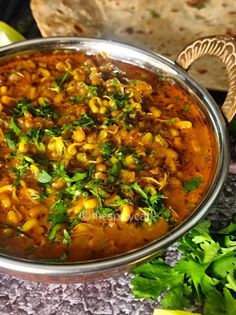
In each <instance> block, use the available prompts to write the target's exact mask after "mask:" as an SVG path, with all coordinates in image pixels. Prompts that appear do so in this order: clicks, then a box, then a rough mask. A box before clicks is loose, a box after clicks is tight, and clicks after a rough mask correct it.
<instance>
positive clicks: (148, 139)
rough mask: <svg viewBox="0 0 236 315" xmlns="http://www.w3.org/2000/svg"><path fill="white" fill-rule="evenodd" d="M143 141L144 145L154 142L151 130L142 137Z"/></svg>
mask: <svg viewBox="0 0 236 315" xmlns="http://www.w3.org/2000/svg"><path fill="white" fill-rule="evenodd" d="M141 143H142V144H144V145H150V144H152V143H153V135H152V133H151V132H147V133H145V135H144V136H142V138H141Z"/></svg>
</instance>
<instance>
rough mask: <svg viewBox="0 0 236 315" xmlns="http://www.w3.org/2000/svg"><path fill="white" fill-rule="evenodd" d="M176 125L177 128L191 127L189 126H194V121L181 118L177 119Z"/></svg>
mask: <svg viewBox="0 0 236 315" xmlns="http://www.w3.org/2000/svg"><path fill="white" fill-rule="evenodd" d="M174 126H175V127H176V128H177V129H189V128H192V123H191V121H188V120H180V121H175V122H174Z"/></svg>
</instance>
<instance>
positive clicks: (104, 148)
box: [99, 143, 115, 160]
mask: <svg viewBox="0 0 236 315" xmlns="http://www.w3.org/2000/svg"><path fill="white" fill-rule="evenodd" d="M99 147H100V151H101V153H102V155H103V157H104V159H105V160H109V159H110V158H111V156H112V154H113V151H114V149H115V145H114V144H113V143H101V144H100V146H99Z"/></svg>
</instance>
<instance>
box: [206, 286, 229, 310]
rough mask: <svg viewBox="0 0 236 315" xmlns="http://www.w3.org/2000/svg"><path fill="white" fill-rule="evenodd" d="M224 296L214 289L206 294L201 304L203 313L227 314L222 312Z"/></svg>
mask: <svg viewBox="0 0 236 315" xmlns="http://www.w3.org/2000/svg"><path fill="white" fill-rule="evenodd" d="M224 309H225V306H224V298H223V296H222V294H221V292H220V291H218V290H216V289H214V290H212V291H210V292H209V293H208V294H207V295H206V299H205V301H204V305H203V314H205V315H229V314H228V313H225V312H224Z"/></svg>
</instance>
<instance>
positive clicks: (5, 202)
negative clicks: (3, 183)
mask: <svg viewBox="0 0 236 315" xmlns="http://www.w3.org/2000/svg"><path fill="white" fill-rule="evenodd" d="M0 203H1V206H2V207H3V208H4V209H7V208H10V207H11V205H12V202H11V198H10V196H9V195H8V194H6V193H2V194H1V197H0Z"/></svg>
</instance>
